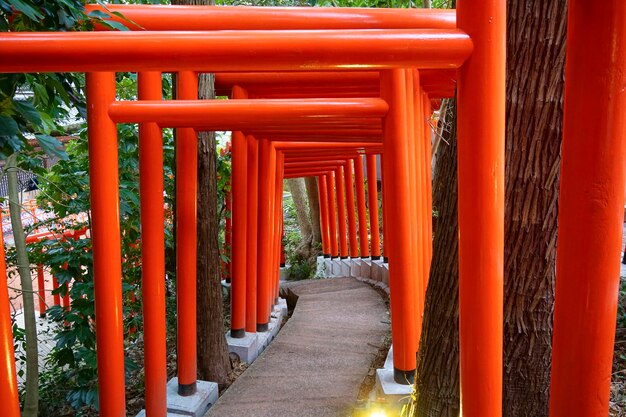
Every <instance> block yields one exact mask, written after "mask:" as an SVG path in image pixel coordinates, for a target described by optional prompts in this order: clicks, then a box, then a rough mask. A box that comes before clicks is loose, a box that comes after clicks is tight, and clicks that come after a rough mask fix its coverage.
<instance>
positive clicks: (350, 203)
mask: <svg viewBox="0 0 626 417" xmlns="http://www.w3.org/2000/svg"><path fill="white" fill-rule="evenodd" d="M352 167H353V165H352V159H347V160H346V165H345V178H344V179H345V186H346V210H347V212H348V239H349V242H350V249H349V254H350V258H355V259H356V258H358V257H359V244H358V242H357V237H356V211H355V206H354V178H353V168H352Z"/></svg>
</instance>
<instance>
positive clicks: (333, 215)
mask: <svg viewBox="0 0 626 417" xmlns="http://www.w3.org/2000/svg"><path fill="white" fill-rule="evenodd" d="M327 178H328V181H327V182H326V185H327V189H326V191H327V192H328V226H329V227H328V230H329V232H330V257H331V259H332V258H338V257H339V245H338V242H337V208H336V205H335V171H334V170H332V171H330V172H329V173H328V176H327Z"/></svg>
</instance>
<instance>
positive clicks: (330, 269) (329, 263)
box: [321, 258, 333, 278]
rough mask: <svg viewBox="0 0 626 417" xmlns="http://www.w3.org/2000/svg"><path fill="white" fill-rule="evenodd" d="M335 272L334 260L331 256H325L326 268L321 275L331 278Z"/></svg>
mask: <svg viewBox="0 0 626 417" xmlns="http://www.w3.org/2000/svg"><path fill="white" fill-rule="evenodd" d="M332 274H333V261H332V260H331V259H330V258H324V268H323V271H322V274H321V276H322V277H324V278H330V277H331V276H332Z"/></svg>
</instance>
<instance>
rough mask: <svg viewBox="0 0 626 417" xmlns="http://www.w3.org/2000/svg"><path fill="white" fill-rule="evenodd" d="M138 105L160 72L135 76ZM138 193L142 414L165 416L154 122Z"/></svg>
mask: <svg viewBox="0 0 626 417" xmlns="http://www.w3.org/2000/svg"><path fill="white" fill-rule="evenodd" d="M137 82H138V93H139V100H160V99H161V98H162V93H161V91H162V87H161V73H159V72H140V73H139V74H138V75H137ZM139 191H140V195H139V197H140V203H141V207H140V209H141V214H140V215H141V264H142V271H141V299H142V307H143V325H144V369H145V380H144V385H145V410H146V414H147V415H156V416H165V415H166V413H167V404H166V394H167V392H166V391H167V390H166V384H167V369H166V329H165V321H164V320H163V317H165V233H164V229H163V225H164V224H165V213H164V200H163V137H162V133H161V129H160V128H159V126H158V125H157V124H156V123H141V124H140V125H139Z"/></svg>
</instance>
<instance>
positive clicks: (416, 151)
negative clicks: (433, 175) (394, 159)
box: [404, 69, 425, 347]
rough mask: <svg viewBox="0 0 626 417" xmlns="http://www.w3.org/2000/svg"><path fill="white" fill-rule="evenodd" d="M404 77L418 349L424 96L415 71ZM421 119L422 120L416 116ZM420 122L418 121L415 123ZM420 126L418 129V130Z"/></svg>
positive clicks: (420, 326)
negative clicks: (422, 114)
mask: <svg viewBox="0 0 626 417" xmlns="http://www.w3.org/2000/svg"><path fill="white" fill-rule="evenodd" d="M404 78H405V94H406V106H407V132H408V135H407V148H408V150H409V155H412V156H413V157H412V158H409V175H410V183H411V184H412V185H413V191H414V194H413V195H412V196H411V198H409V199H408V201H409V204H410V205H411V206H410V211H411V213H414V215H413V216H411V217H410V229H409V230H407V231H406V232H405V233H406V234H408V235H409V238H410V239H411V242H412V243H411V246H410V249H411V251H412V255H411V256H412V264H413V268H414V269H415V270H416V271H417V274H416V276H415V279H416V281H415V283H414V285H413V289H414V291H415V310H414V313H415V318H414V320H415V322H414V325H415V329H416V330H415V338H416V339H415V344H416V346H417V347H419V340H420V336H421V331H422V312H423V309H424V298H425V294H424V292H423V291H422V288H423V286H424V285H423V282H424V274H425V271H424V262H423V257H424V241H423V233H422V231H423V224H422V223H423V222H422V219H423V216H424V213H423V204H422V202H423V201H425V197H424V186H423V176H422V163H421V159H422V147H421V146H420V143H421V141H422V133H423V129H422V127H421V125H420V124H419V121H420V120H421V96H420V100H419V101H418V102H417V103H416V100H415V89H414V88H417V89H419V85H420V81H419V78H417V79H414V77H413V72H412V71H411V70H410V69H406V70H404ZM418 115H419V116H420V117H419V118H418V117H417V116H418ZM416 119H417V120H416ZM416 126H419V129H418V128H416Z"/></svg>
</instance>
